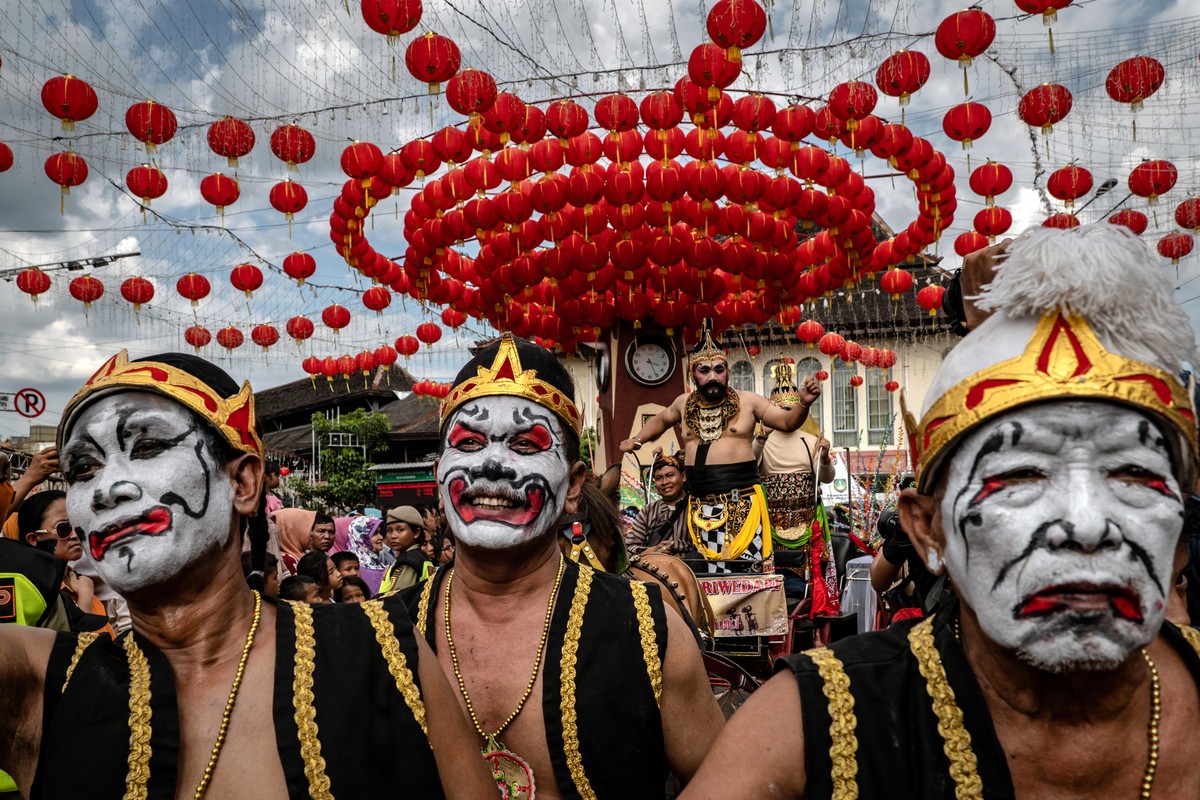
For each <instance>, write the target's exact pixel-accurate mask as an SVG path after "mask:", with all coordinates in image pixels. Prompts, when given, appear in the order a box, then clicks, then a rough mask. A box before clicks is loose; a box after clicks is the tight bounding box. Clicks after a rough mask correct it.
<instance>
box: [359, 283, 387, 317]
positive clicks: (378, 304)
mask: <svg viewBox="0 0 1200 800" xmlns="http://www.w3.org/2000/svg"><path fill="white" fill-rule="evenodd" d="M362 300H363V305H364V306H366V307H367V308H369V309H371V310H372V311H374V312H375V314H376V315H377V316H378V315H381V314H383V310H384V309H385V308H387V307H388V306H390V305H391V304H392V293H391V292H389V291H388V290H387V289H385V288H384V287H382V286H372V287H371V288H370V289H367V290H366V291H365V292H363V299H362Z"/></svg>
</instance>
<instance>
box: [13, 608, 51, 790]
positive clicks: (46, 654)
mask: <svg viewBox="0 0 1200 800" xmlns="http://www.w3.org/2000/svg"><path fill="white" fill-rule="evenodd" d="M54 636H55V634H54V632H53V631H49V630H45V629H44V628H27V627H24V626H22V625H0V769H3V770H4V771H5V772H7V773H8V774H9V775H11V776H12V777H13V780H15V781H16V782H17V786H18V788H20V790H21V795H22V796H23V797H28V796H29V794H30V791H31V790H32V788H33V776H34V773H35V772H36V771H37V762H38V755H39V753H40V751H41V742H42V687H43V684H45V682H46V665H47V663H48V662H49V660H50V650H51V648H52V647H53V646H54Z"/></svg>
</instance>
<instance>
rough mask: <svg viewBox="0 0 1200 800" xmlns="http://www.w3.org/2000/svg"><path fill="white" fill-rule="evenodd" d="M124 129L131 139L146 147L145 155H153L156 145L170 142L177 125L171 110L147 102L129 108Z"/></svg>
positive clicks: (150, 101) (151, 101) (158, 104)
mask: <svg viewBox="0 0 1200 800" xmlns="http://www.w3.org/2000/svg"><path fill="white" fill-rule="evenodd" d="M125 127H127V128H129V132H130V133H131V134H133V138H135V139H137V140H138V141H139V142H141V143H143V144H144V145H146V152H147V153H153V152H154V150H155V148H156V147H157V146H158V145H160V144H165V143H166V142H168V141H170V140H171V137H172V136H174V135H175V131H176V130H177V129H178V127H179V123H178V121H177V120H176V119H175V113H174V112H173V111H171V109H169V108H167V107H166V106H164V105H162V104H161V103H156V102H154V101H153V100H147V101H145V102H144V103H134V104H133V105H131V106H130V107H129V109H128V110H127V111H126V112H125Z"/></svg>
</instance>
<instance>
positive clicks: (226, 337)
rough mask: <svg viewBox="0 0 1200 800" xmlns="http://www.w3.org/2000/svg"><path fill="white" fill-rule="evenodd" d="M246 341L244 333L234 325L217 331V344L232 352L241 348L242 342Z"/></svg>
mask: <svg viewBox="0 0 1200 800" xmlns="http://www.w3.org/2000/svg"><path fill="white" fill-rule="evenodd" d="M245 340H246V337H244V336H243V335H242V332H241V331H239V330H238V329H237V328H235V327H233V326H232V325H228V326H226V327H224V328H221V330H219V331H217V344H219V345H221V347H224V348H225V349H226V350H229V351H231V352H232V351H233V350H236V349H237V348H239V347H241V346H242V342H244V341H245Z"/></svg>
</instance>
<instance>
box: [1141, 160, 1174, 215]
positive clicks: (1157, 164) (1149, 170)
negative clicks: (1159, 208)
mask: <svg viewBox="0 0 1200 800" xmlns="http://www.w3.org/2000/svg"><path fill="white" fill-rule="evenodd" d="M1178 179H1179V171H1178V170H1176V169H1175V165H1174V164H1172V163H1171V162H1170V161H1163V160H1162V159H1156V160H1152V161H1143V162H1142V163H1140V164H1138V165H1137V166H1136V167H1134V168H1133V172H1131V173H1129V191H1131V192H1133V193H1134V194H1136V195H1137V196H1138V197H1144V198H1146V200H1147V201H1148V202H1149V203H1150V205H1154V204H1156V203H1157V202H1158V197H1159V195H1163V194H1166V193H1167V192H1169V191H1171V188H1172V187H1174V186H1175V181H1176V180H1178Z"/></svg>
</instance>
